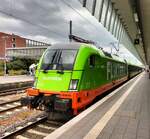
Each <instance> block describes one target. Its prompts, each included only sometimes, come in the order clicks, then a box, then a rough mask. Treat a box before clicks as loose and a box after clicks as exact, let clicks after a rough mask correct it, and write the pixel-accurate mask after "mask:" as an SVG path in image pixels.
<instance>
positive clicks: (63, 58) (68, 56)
mask: <svg viewBox="0 0 150 139" xmlns="http://www.w3.org/2000/svg"><path fill="white" fill-rule="evenodd" d="M76 54H77V50H65V49H64V50H60V49H56V50H54V49H49V50H47V52H46V53H45V55H44V57H43V61H42V66H41V69H43V70H60V69H61V70H62V69H63V70H72V69H73V64H74V61H75V57H76Z"/></svg>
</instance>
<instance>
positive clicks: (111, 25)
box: [110, 10, 115, 33]
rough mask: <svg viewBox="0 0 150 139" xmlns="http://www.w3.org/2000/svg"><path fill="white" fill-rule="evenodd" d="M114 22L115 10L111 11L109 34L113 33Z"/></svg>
mask: <svg viewBox="0 0 150 139" xmlns="http://www.w3.org/2000/svg"><path fill="white" fill-rule="evenodd" d="M114 21H115V10H113V13H112V17H111V23H110V32H111V33H113V27H114Z"/></svg>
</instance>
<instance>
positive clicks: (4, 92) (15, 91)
mask: <svg viewBox="0 0 150 139" xmlns="http://www.w3.org/2000/svg"><path fill="white" fill-rule="evenodd" d="M29 87H31V86H26V87H20V88H13V89H7V90H2V91H0V97H3V96H7V95H12V94H18V93H24V92H25V89H27V88H29Z"/></svg>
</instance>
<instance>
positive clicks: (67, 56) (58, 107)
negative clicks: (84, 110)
mask: <svg viewBox="0 0 150 139" xmlns="http://www.w3.org/2000/svg"><path fill="white" fill-rule="evenodd" d="M78 50H79V46H76V45H75V46H67V45H55V46H52V47H50V48H48V49H47V50H46V51H45V53H44V54H43V56H42V58H41V60H40V62H39V65H38V68H37V71H36V76H35V82H34V86H33V87H32V88H29V89H27V90H26V92H27V96H28V97H27V98H24V99H22V104H23V105H28V106H29V107H30V108H38V109H42V110H45V109H46V110H48V111H61V112H69V111H72V108H73V107H74V106H73V105H74V102H73V101H75V97H76V96H75V95H77V92H78V87H79V79H80V77H81V72H80V71H74V64H75V61H76V57H77V54H78Z"/></svg>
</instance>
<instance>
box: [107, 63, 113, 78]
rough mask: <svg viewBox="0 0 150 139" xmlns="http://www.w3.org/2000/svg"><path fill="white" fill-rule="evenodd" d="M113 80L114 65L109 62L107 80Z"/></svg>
mask: <svg viewBox="0 0 150 139" xmlns="http://www.w3.org/2000/svg"><path fill="white" fill-rule="evenodd" d="M111 78H112V63H111V62H110V61H108V62H107V80H111Z"/></svg>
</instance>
